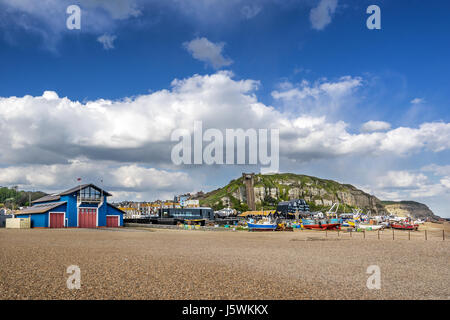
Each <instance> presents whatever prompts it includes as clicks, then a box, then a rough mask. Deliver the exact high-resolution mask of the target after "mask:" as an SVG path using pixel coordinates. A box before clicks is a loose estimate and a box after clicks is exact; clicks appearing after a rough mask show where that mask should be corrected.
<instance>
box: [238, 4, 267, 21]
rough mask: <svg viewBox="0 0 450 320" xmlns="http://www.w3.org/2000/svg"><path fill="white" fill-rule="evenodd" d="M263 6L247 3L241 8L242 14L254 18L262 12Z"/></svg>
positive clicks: (247, 17)
mask: <svg viewBox="0 0 450 320" xmlns="http://www.w3.org/2000/svg"><path fill="white" fill-rule="evenodd" d="M261 9H262V8H261V7H260V6H258V5H246V6H243V7H242V9H241V14H242V16H243V17H244V18H245V19H252V18H254V17H256V16H257V15H258V14H259V13H260V12H261Z"/></svg>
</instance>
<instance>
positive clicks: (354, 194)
mask: <svg viewBox="0 0 450 320" xmlns="http://www.w3.org/2000/svg"><path fill="white" fill-rule="evenodd" d="M254 194H255V203H256V208H257V209H260V208H262V207H264V209H273V208H275V207H276V205H277V203H278V202H279V201H285V200H290V199H299V198H300V199H305V200H306V202H307V203H308V204H309V205H310V207H311V210H314V211H315V210H326V209H328V208H329V207H330V206H331V205H332V203H333V202H339V203H340V204H341V206H340V211H350V212H351V209H352V208H361V209H364V210H371V211H372V212H373V213H384V212H385V208H384V206H383V204H382V203H381V201H380V200H379V199H378V198H376V197H375V196H372V195H370V194H368V193H365V192H364V191H362V190H359V189H357V188H355V187H354V186H352V185H349V184H341V183H338V182H336V181H333V180H326V179H320V178H316V177H311V176H306V175H298V174H293V173H280V174H270V175H263V174H256V175H255V177H254ZM197 199H199V200H200V204H201V205H203V206H210V207H212V208H214V209H215V210H218V209H221V208H223V207H226V206H230V207H232V208H234V209H236V210H238V211H245V210H248V206H247V204H246V201H247V195H246V188H245V185H244V183H243V178H242V177H240V178H238V179H235V180H232V181H230V183H228V184H227V185H226V186H225V187H223V188H219V189H217V190H214V191H211V192H209V193H206V194H204V195H202V196H201V197H198V198H197Z"/></svg>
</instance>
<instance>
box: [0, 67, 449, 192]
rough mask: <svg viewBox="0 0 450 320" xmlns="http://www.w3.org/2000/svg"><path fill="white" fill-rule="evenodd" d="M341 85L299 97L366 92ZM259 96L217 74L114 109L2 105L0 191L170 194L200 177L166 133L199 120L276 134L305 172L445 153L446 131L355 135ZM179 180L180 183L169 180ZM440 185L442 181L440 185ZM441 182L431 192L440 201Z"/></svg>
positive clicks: (44, 101)
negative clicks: (91, 181) (75, 185)
mask: <svg viewBox="0 0 450 320" xmlns="http://www.w3.org/2000/svg"><path fill="white" fill-rule="evenodd" d="M342 81H343V82H345V83H347V82H349V83H353V85H349V84H345V85H343V84H342V83H337V82H336V83H335V82H329V83H324V82H323V81H322V82H321V83H320V84H318V85H312V86H311V85H310V86H309V89H307V90H305V91H313V93H310V94H309V95H314V94H316V93H314V92H315V91H317V92H318V93H317V94H318V96H320V95H328V94H338V95H339V94H342V93H343V92H346V90H343V89H342V88H344V87H350V88H352V87H353V88H354V87H355V86H359V85H362V83H363V81H362V80H358V81H355V80H354V78H344V79H343V80H341V82H342ZM259 86H260V83H259V82H258V81H255V80H251V79H242V80H235V79H234V78H233V74H232V73H231V72H226V71H221V72H217V73H215V74H210V75H204V76H200V75H194V76H192V77H189V78H186V79H177V80H174V81H173V82H172V84H171V87H170V88H169V89H164V90H160V91H156V92H153V93H150V94H145V95H141V96H137V97H134V98H124V99H121V100H115V101H113V100H107V99H99V100H94V101H86V102H79V101H73V100H70V99H68V98H66V97H59V95H58V94H57V93H56V92H53V91H46V92H44V93H43V94H42V96H29V95H27V96H24V97H5V98H0V164H1V166H2V168H1V169H0V185H14V184H18V185H21V184H22V185H39V186H47V187H50V186H52V185H53V184H55V185H56V186H57V185H58V183H59V182H58V181H64V183H67V181H73V179H74V177H77V176H78V175H81V174H84V175H85V176H88V177H98V176H100V175H101V176H104V177H106V178H105V181H106V180H107V179H108V180H110V181H111V183H110V186H111V187H114V185H117V186H118V187H117V188H116V189H114V190H117V191H119V192H133V191H132V190H138V191H136V192H144V191H141V190H145V189H147V188H149V190H150V189H151V188H152V186H154V188H157V189H158V190H165V189H170V188H172V187H174V183H172V181H175V182H176V181H183V179H185V181H188V180H187V179H188V178H187V177H186V176H183V175H182V174H184V173H186V172H188V171H189V172H192V170H197V169H195V168H191V167H176V166H173V165H172V164H171V160H170V155H171V150H172V147H173V145H174V144H175V143H174V142H172V141H171V139H170V136H171V133H172V132H173V131H174V130H175V129H178V128H185V129H187V130H188V131H189V132H191V133H192V131H193V123H194V121H196V120H201V121H202V122H203V128H204V130H206V129H207V128H217V129H219V130H221V131H222V132H224V130H225V129H227V128H229V129H237V128H242V129H250V128H254V129H260V128H261V129H264V128H268V129H271V128H274V129H275V128H278V129H279V130H280V157H281V159H280V161H282V162H281V165H282V166H283V161H284V162H285V163H286V162H289V161H295V162H296V163H297V164H302V163H303V164H305V163H309V162H310V161H311V160H312V159H315V160H318V161H330V159H338V158H341V159H342V158H345V157H357V158H358V159H361V157H364V156H368V157H371V158H373V157H380V158H381V159H382V158H383V157H384V156H386V155H389V156H390V157H395V156H402V157H404V156H407V155H410V154H416V153H420V152H424V151H428V152H433V153H438V152H442V151H445V150H449V149H450V124H449V123H443V122H430V123H423V124H421V125H420V126H418V127H415V128H412V127H399V128H393V129H386V130H385V131H382V132H380V131H376V132H362V133H354V132H351V131H350V130H349V128H348V127H349V125H348V124H347V123H345V122H344V121H332V120H330V119H329V118H327V117H326V116H323V115H321V116H317V115H313V114H307V113H303V114H301V113H297V114H292V113H286V112H283V111H280V110H278V109H275V108H274V107H272V106H269V105H266V104H263V103H261V102H260V101H259V100H258V98H257V95H256V92H257V90H258V87H259ZM286 89H288V88H287V87H286ZM291 89H292V88H291ZM297 89H298V88H297ZM299 90H300V91H301V89H299ZM236 115H239V117H237V116H236ZM156 124H157V125H156ZM73 159H84V160H83V161H79V162H74V160H73ZM83 167H85V168H86V169H83ZM27 168H28V169H27ZM152 168H153V169H152ZM83 170H86V171H83ZM198 170H199V171H202V170H208V168H205V167H202V168H201V169H198ZM256 170H257V168H256ZM63 171H67V173H64V172H63ZM80 172H81V174H79V173H80ZM83 172H85V173H83ZM177 172H178V174H180V176H177V175H175V174H176V173H177ZM171 173H173V174H174V175H171ZM58 177H60V179H59V180H58ZM164 177H168V179H165V178H164ZM399 177H400V178H399ZM445 177H446V176H443V177H442V178H441V179H442V180H443V181H444V182H445V183H446V181H447V180H445V179H446V178H445ZM388 178H390V179H391V180H385V181H384V182H382V183H380V185H379V188H380V190H381V189H383V190H386V188H391V189H392V188H397V189H401V190H404V189H405V187H406V186H407V185H408V181H409V184H410V185H412V184H414V183H418V184H419V183H422V184H423V185H424V186H427V184H426V182H425V181H424V180H423V177H422V176H414V177H412V178H411V177H410V176H408V175H407V174H403V175H402V174H400V175H399V174H397V175H395V176H394V175H393V174H391V175H390V176H388ZM388 178H386V179H388ZM408 179H409V180H408ZM393 180H395V181H406V182H397V183H396V184H394V183H391V185H389V183H388V182H386V181H393ZM158 181H160V182H158ZM196 181H197V182H198V181H199V180H197V179H196ZM444 182H443V183H440V185H441V187H433V188H432V189H430V190H432V191H430V192H438V191H439V192H443V191H442V190H443V189H442V188H443V187H442V186H444V185H446V184H445V183H444ZM164 183H169V185H164ZM177 186H180V188H181V186H186V187H185V189H184V191H190V190H192V189H193V188H195V187H194V184H189V183H188V182H186V184H184V183H180V184H179V185H178V184H177V185H175V187H174V188H176V187H177ZM65 187H66V185H65V186H61V187H58V189H64V188H65ZM402 188H403V189H402ZM424 188H425V187H424ZM421 191H425V190H421ZM411 192H415V191H414V190H412V191H411ZM417 192H419V191H417ZM430 192H428V194H429V193H430ZM410 194H411V193H410Z"/></svg>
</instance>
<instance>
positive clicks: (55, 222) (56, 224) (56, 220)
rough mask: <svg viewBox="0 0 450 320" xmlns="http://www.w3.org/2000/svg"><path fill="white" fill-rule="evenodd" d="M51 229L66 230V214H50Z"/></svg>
mask: <svg viewBox="0 0 450 320" xmlns="http://www.w3.org/2000/svg"><path fill="white" fill-rule="evenodd" d="M50 228H64V213H54V212H51V213H50Z"/></svg>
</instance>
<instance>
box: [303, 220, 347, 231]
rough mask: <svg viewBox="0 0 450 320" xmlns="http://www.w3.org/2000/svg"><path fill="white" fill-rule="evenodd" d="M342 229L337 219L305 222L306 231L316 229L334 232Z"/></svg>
mask: <svg viewBox="0 0 450 320" xmlns="http://www.w3.org/2000/svg"><path fill="white" fill-rule="evenodd" d="M340 227H341V224H340V222H339V221H338V220H337V219H331V220H329V221H328V220H324V219H323V220H303V228H304V229H316V230H334V229H339V228H340Z"/></svg>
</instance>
